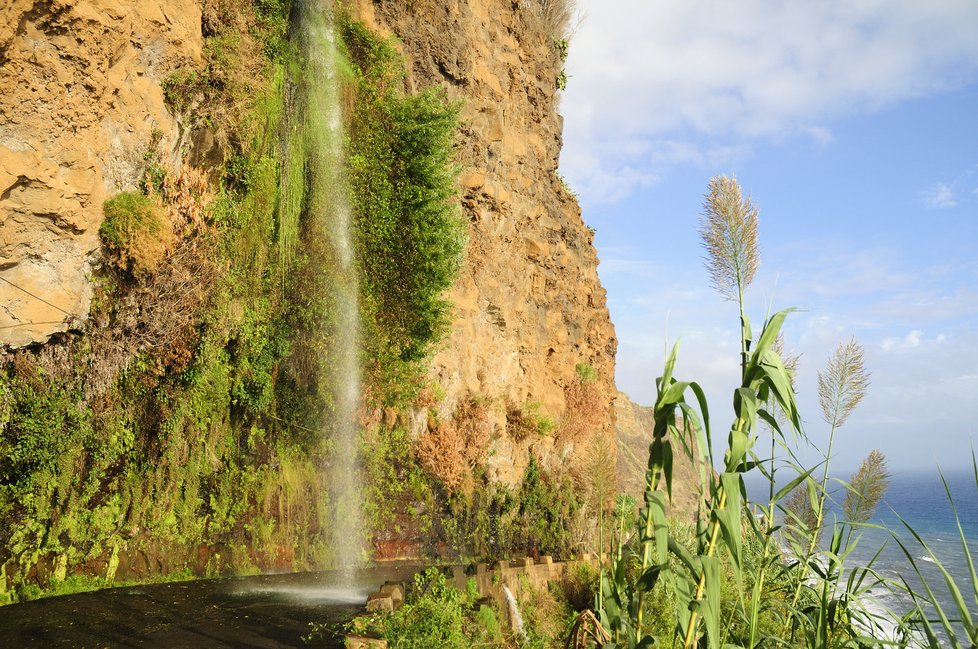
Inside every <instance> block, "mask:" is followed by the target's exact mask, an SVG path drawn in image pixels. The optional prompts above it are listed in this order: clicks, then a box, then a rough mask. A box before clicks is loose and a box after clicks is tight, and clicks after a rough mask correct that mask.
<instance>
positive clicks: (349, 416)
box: [300, 0, 362, 582]
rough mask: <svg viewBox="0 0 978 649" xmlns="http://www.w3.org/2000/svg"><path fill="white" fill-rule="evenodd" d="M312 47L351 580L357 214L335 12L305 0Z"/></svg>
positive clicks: (312, 155)
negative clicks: (348, 170) (349, 179)
mask: <svg viewBox="0 0 978 649" xmlns="http://www.w3.org/2000/svg"><path fill="white" fill-rule="evenodd" d="M300 12H301V15H300V21H301V22H300V24H301V30H302V40H303V43H304V47H305V64H306V68H305V70H304V77H305V84H304V85H305V93H304V94H305V98H306V105H305V121H306V147H307V151H308V153H307V156H308V157H307V168H308V174H309V186H308V203H307V209H308V217H307V218H308V219H309V222H310V223H311V224H313V227H312V233H313V237H314V238H316V239H318V241H315V242H314V243H313V245H314V246H315V248H316V249H317V250H318V251H319V252H320V253H321V256H322V257H323V260H322V263H325V264H330V266H331V268H330V272H327V273H325V274H324V277H327V278H328V279H327V280H326V281H327V282H328V284H329V285H328V286H326V287H324V288H325V290H326V293H327V294H328V295H329V300H328V304H329V305H330V308H329V312H328V313H324V314H323V322H324V327H328V331H326V334H327V337H328V341H329V343H328V345H327V346H326V359H325V360H326V362H325V363H324V364H323V365H322V372H323V374H324V376H323V377H321V378H322V380H324V381H326V382H327V385H328V387H329V395H328V397H329V401H330V402H331V404H332V411H331V413H330V416H328V417H327V419H328V421H325V422H324V424H323V427H324V432H325V434H326V435H328V436H329V439H330V440H331V442H332V452H331V456H330V467H329V472H328V488H329V500H330V503H331V509H332V512H333V520H332V521H331V523H332V546H333V550H334V567H335V568H339V569H341V570H342V571H343V572H344V574H345V576H346V580H347V581H348V582H352V578H353V573H354V571H355V570H356V567H357V563H358V561H359V559H360V555H361V551H362V547H361V538H362V526H361V517H360V501H361V496H360V484H359V479H358V467H357V459H356V458H357V433H358V424H357V410H358V408H359V402H360V339H359V336H360V332H359V322H360V315H359V304H358V286H357V269H356V263H355V262H356V259H355V253H354V245H353V234H352V222H351V221H352V218H351V210H350V204H349V196H348V191H347V185H346V179H345V172H344V167H345V157H344V143H345V137H344V130H343V110H342V106H341V102H340V100H341V79H340V67H339V61H340V53H339V51H338V49H337V43H336V36H335V31H334V29H333V15H332V9H331V8H329V7H328V6H326V5H325V4H324V3H322V2H321V1H320V0H303V1H302V2H301V8H300Z"/></svg>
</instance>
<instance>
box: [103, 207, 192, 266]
mask: <svg viewBox="0 0 978 649" xmlns="http://www.w3.org/2000/svg"><path fill="white" fill-rule="evenodd" d="M103 212H104V215H105V219H104V220H103V221H102V225H101V226H100V227H99V235H100V236H101V237H102V242H103V243H104V244H105V247H106V248H108V250H109V251H110V253H111V254H112V262H113V263H114V264H115V265H116V266H117V267H118V268H120V269H121V270H123V271H127V272H129V273H132V274H133V275H137V276H139V275H145V274H147V273H151V272H153V271H155V270H156V269H157V267H159V265H160V263H161V262H162V261H163V258H164V256H165V255H166V253H167V252H168V250H169V248H170V246H171V245H172V241H173V238H174V237H173V232H172V230H171V227H170V223H169V221H168V220H167V219H166V217H165V216H164V214H163V210H162V209H161V208H160V206H159V205H157V204H156V203H155V202H154V201H153V199H152V198H150V197H148V196H146V195H145V194H142V193H139V192H122V193H121V194H117V195H116V196H114V197H112V198H110V199H109V200H107V201H105V205H104V207H103Z"/></svg>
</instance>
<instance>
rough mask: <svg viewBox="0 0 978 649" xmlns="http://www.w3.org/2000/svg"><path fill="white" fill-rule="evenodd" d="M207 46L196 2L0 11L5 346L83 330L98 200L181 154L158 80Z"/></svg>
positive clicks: (29, 2) (0, 306)
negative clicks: (164, 155) (156, 151)
mask: <svg viewBox="0 0 978 649" xmlns="http://www.w3.org/2000/svg"><path fill="white" fill-rule="evenodd" d="M201 46H202V40H201V32H200V9H199V8H198V7H197V5H196V3H195V2H194V1H193V0H137V1H135V2H125V3H120V2H115V1H114V0H77V1H69V0H46V1H41V0H13V2H5V3H3V6H2V7H0V88H3V92H2V93H0V279H2V280H5V281H0V346H9V347H19V346H23V345H27V344H30V343H32V342H43V341H45V340H47V339H48V338H49V337H50V336H51V335H52V334H54V333H57V332H59V331H65V330H67V329H69V328H81V327H82V325H83V322H84V320H85V318H86V317H87V315H88V308H89V301H90V298H91V288H90V283H89V277H88V274H89V267H90V264H91V261H92V255H93V253H94V252H95V251H97V249H98V227H99V225H100V224H101V221H102V203H103V202H104V200H105V199H106V198H107V197H109V196H111V195H113V194H115V193H117V192H119V191H123V190H127V189H134V188H135V187H136V185H137V183H138V180H139V178H138V175H139V173H140V169H141V168H142V166H143V165H144V164H145V163H144V160H143V156H144V154H145V153H146V152H147V151H148V150H150V149H151V148H153V144H152V142H153V141H154V139H155V140H158V145H159V148H160V149H161V150H165V151H171V152H174V153H173V155H174V156H176V155H177V153H176V152H177V151H178V150H179V142H178V140H179V129H178V128H177V124H176V122H175V120H174V118H173V117H172V116H171V115H170V114H169V113H168V112H167V110H166V107H165V106H164V103H163V89H162V85H161V84H162V80H163V79H164V78H165V76H166V75H167V74H168V73H169V72H170V71H171V70H173V69H174V68H175V67H177V66H178V65H181V64H184V63H190V62H195V61H199V60H200V58H201Z"/></svg>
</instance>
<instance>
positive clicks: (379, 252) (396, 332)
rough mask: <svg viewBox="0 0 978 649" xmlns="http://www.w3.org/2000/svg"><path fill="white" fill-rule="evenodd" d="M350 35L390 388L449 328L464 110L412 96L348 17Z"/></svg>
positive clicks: (365, 294)
mask: <svg viewBox="0 0 978 649" xmlns="http://www.w3.org/2000/svg"><path fill="white" fill-rule="evenodd" d="M341 33H342V36H343V43H344V44H345V46H346V50H347V52H348V55H349V58H350V61H351V64H352V67H353V74H354V79H355V81H354V102H353V114H352V119H351V124H350V139H351V142H350V155H349V161H348V164H349V176H350V185H351V190H352V194H353V198H354V201H353V203H354V206H355V220H356V231H357V241H356V245H357V255H358V259H359V262H360V265H361V278H360V289H361V292H362V301H363V310H364V316H365V320H366V324H367V328H368V333H367V336H366V337H365V338H366V340H367V344H368V347H369V348H368V350H367V353H368V355H369V356H370V357H372V358H375V359H377V365H376V367H377V369H378V370H379V372H380V374H381V375H380V376H378V377H376V379H375V380H376V381H377V383H378V384H379V385H381V386H382V387H383V390H382V391H383V392H388V391H390V390H392V389H395V387H396V384H398V383H403V382H404V380H405V378H406V377H405V374H406V375H407V377H411V376H412V375H413V376H414V377H420V374H421V366H420V365H418V362H419V361H421V360H423V359H424V358H425V357H426V356H427V354H428V353H429V352H430V350H431V349H432V346H433V345H434V344H435V343H436V342H437V341H438V340H439V339H440V338H441V336H442V335H443V334H444V333H445V331H446V328H447V326H448V322H449V316H450V304H449V303H448V302H447V301H446V300H445V299H444V298H443V297H442V294H443V292H444V291H445V290H446V289H447V288H449V287H450V286H451V284H452V282H453V281H454V278H455V276H456V273H457V271H458V268H459V264H460V263H461V257H462V252H463V250H464V242H465V224H464V222H463V221H462V219H461V216H460V213H459V209H458V204H457V198H456V194H457V189H456V176H457V169H456V168H455V166H454V165H453V164H452V160H453V158H454V137H455V131H456V129H457V125H458V112H459V106H458V105H457V104H453V103H450V102H448V101H447V99H446V97H445V95H444V92H442V91H440V90H436V89H432V90H426V91H423V92H421V93H418V94H416V95H405V94H404V93H403V91H402V80H403V76H404V67H403V66H404V64H403V62H402V60H401V58H400V56H399V55H398V54H397V52H396V50H395V49H394V47H393V45H392V44H391V43H390V42H388V41H384V40H380V39H378V38H377V37H376V36H374V35H373V34H372V33H371V32H369V30H367V29H366V28H365V27H364V26H363V25H361V24H360V23H356V22H352V21H349V20H347V21H345V22H343V23H342V25H341ZM405 369H406V370H407V371H406V372H405ZM408 380H409V381H410V379H409V378H408ZM415 380H416V379H415Z"/></svg>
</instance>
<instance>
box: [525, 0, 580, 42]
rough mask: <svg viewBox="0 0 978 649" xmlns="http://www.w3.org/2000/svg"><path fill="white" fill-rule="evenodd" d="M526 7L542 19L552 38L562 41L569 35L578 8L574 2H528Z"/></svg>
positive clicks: (536, 0)
mask: <svg viewBox="0 0 978 649" xmlns="http://www.w3.org/2000/svg"><path fill="white" fill-rule="evenodd" d="M526 6H528V7H529V8H530V10H531V11H532V12H533V13H534V14H535V15H536V16H538V17H539V18H540V20H541V21H542V22H543V25H544V28H545V29H546V32H547V35H548V36H549V37H550V38H552V39H554V40H560V39H563V38H566V37H567V36H568V35H569V32H570V31H571V21H572V20H573V18H574V10H575V8H576V3H575V2H574V0H526Z"/></svg>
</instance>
